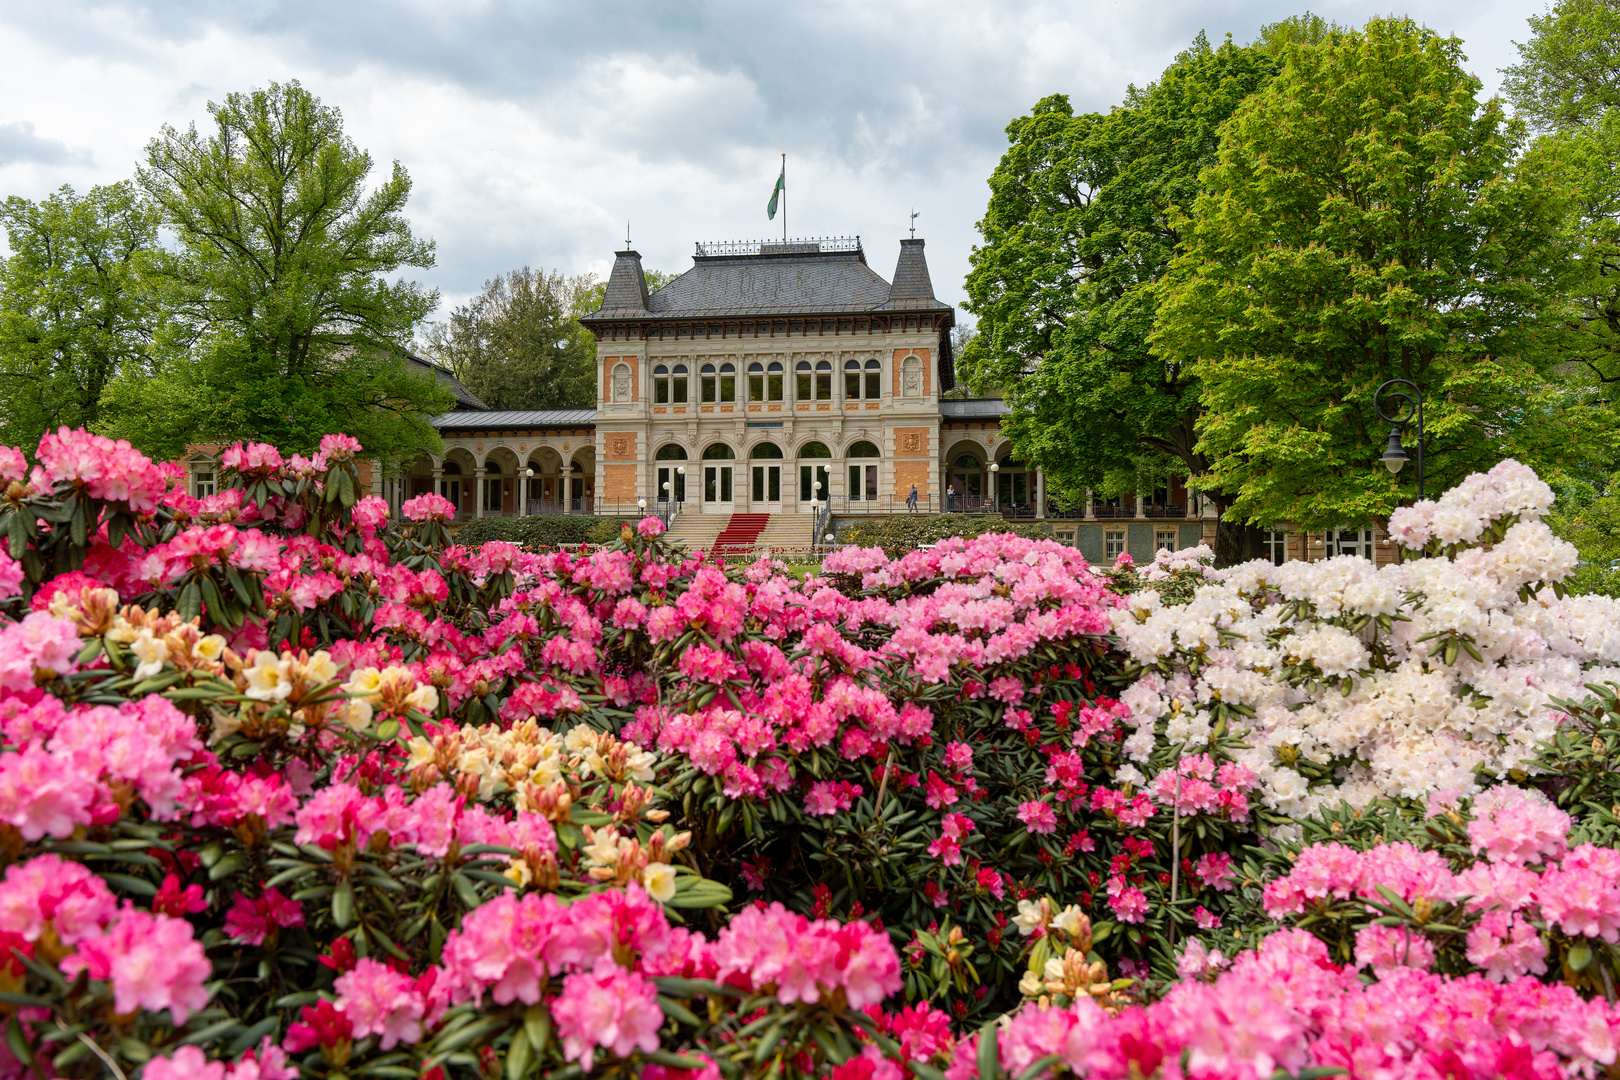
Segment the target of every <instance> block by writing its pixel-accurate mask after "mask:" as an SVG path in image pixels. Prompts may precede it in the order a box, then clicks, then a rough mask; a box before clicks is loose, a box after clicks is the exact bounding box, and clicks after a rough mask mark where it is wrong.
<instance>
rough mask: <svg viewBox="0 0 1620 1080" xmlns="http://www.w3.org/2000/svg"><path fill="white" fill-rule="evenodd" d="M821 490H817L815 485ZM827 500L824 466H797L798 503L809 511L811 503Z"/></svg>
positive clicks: (825, 469)
mask: <svg viewBox="0 0 1620 1080" xmlns="http://www.w3.org/2000/svg"><path fill="white" fill-rule="evenodd" d="M817 484H820V485H821V488H820V489H819V490H817V488H816V485H817ZM826 498H827V467H826V466H825V465H800V466H799V502H800V503H802V504H804V508H805V509H806V510H809V508H810V504H811V503H812V502H823V501H825V500H826Z"/></svg>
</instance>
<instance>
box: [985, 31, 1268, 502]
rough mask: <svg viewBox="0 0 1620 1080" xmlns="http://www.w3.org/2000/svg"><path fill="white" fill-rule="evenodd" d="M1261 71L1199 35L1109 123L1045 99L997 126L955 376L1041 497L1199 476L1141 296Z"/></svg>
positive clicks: (1179, 392) (1262, 55)
mask: <svg viewBox="0 0 1620 1080" xmlns="http://www.w3.org/2000/svg"><path fill="white" fill-rule="evenodd" d="M1276 66H1277V65H1276V61H1275V59H1274V58H1273V57H1272V55H1271V53H1270V51H1269V50H1268V49H1266V48H1263V47H1256V46H1248V47H1240V46H1237V45H1234V44H1232V43H1231V42H1230V41H1227V42H1224V43H1223V44H1221V45H1220V46H1219V47H1218V48H1215V47H1211V46H1210V45H1209V43H1208V42H1207V41H1205V40H1204V38H1203V37H1202V35H1200V37H1199V38H1198V40H1197V41H1195V42H1194V44H1193V46H1192V47H1191V48H1189V49H1188V50H1186V51H1185V52H1183V53H1182V54H1181V55H1180V56H1178V57H1177V58H1176V60H1175V62H1174V63H1172V64H1171V65H1170V67H1169V68H1168V69H1167V70H1166V71H1165V72H1164V74H1163V76H1162V77H1161V78H1160V79H1159V80H1158V81H1157V82H1155V83H1152V84H1150V85H1149V86H1147V87H1144V88H1137V87H1132V88H1131V89H1130V91H1129V93H1128V94H1127V95H1126V100H1125V103H1124V104H1123V105H1121V106H1119V107H1117V108H1115V109H1113V110H1112V111H1110V112H1108V113H1088V114H1084V115H1080V116H1076V115H1075V114H1074V112H1073V109H1072V108H1071V106H1070V104H1069V101H1068V99H1067V98H1066V97H1064V96H1063V95H1061V94H1054V95H1052V96H1051V97H1047V98H1045V99H1043V100H1042V101H1041V102H1040V103H1039V104H1037V105H1036V106H1035V108H1034V110H1033V111H1032V112H1031V113H1030V115H1028V116H1025V117H1020V118H1019V119H1017V120H1014V121H1013V122H1012V124H1010V125H1009V126H1008V128H1007V135H1008V139H1009V142H1010V144H1011V145H1010V146H1009V148H1008V150H1007V152H1006V154H1004V155H1003V157H1002V159H1001V162H1000V164H999V165H998V166H997V168H996V171H995V173H994V174H993V175H992V176H991V178H990V189H991V198H990V205H989V208H988V209H987V211H986V213H985V217H984V220H983V221H982V222H980V224H979V229H980V232H981V233H982V234H983V236H984V239H985V242H984V244H983V245H981V246H979V247H977V248H975V249H974V252H973V255H972V260H971V262H972V269H971V270H970V272H969V274H968V278H967V293H968V298H969V299H968V304H967V307H968V309H969V310H970V311H972V312H973V313H974V314H976V315H977V316H978V317H979V323H978V331H979V332H978V335H977V337H975V338H974V339H973V340H972V341H971V342H970V343H969V345H968V347H967V349H966V352H965V355H964V357H963V361H962V366H963V370H964V372H965V373H966V375H967V376H968V378H969V380H970V381H972V382H973V383H974V384H975V385H976V386H982V385H987V384H989V385H999V386H1001V387H1003V388H1005V392H1006V395H1007V400H1008V402H1009V406H1010V408H1011V413H1010V415H1009V416H1008V417H1007V418H1006V419H1005V420H1004V426H1005V428H1006V430H1007V433H1008V435H1009V436H1010V437H1011V438H1012V440H1013V441H1014V442H1015V444H1016V445H1017V446H1018V447H1019V450H1020V452H1021V453H1023V454H1027V455H1028V457H1029V459H1030V460H1031V461H1033V462H1034V463H1035V464H1037V465H1039V466H1040V467H1041V468H1043V469H1045V470H1046V471H1047V475H1048V484H1049V485H1050V487H1051V488H1055V489H1057V490H1058V491H1062V492H1067V493H1069V494H1070V495H1077V494H1078V493H1079V492H1081V491H1083V490H1085V489H1087V488H1091V489H1095V490H1097V491H1100V492H1104V493H1108V494H1113V493H1116V492H1119V491H1128V490H1132V489H1133V488H1135V487H1137V486H1138V485H1139V484H1141V482H1142V480H1143V475H1142V474H1144V473H1154V472H1157V473H1159V474H1161V475H1162V473H1163V472H1164V471H1167V470H1172V471H1175V472H1178V473H1182V474H1187V473H1191V474H1201V473H1203V472H1204V471H1205V470H1206V469H1207V462H1206V461H1205V460H1204V458H1203V457H1202V455H1201V454H1200V453H1199V452H1198V451H1197V449H1196V442H1197V435H1196V432H1195V430H1194V423H1195V421H1196V419H1197V417H1198V414H1199V409H1200V406H1199V399H1198V395H1199V390H1198V385H1197V382H1196V380H1195V379H1194V378H1193V377H1192V376H1191V374H1190V373H1189V372H1188V371H1187V370H1185V368H1184V366H1183V365H1182V364H1181V363H1180V362H1179V361H1178V360H1169V361H1167V360H1165V359H1164V358H1162V357H1160V356H1158V355H1155V353H1154V352H1153V351H1152V350H1151V349H1150V348H1149V346H1148V340H1147V339H1148V333H1149V331H1150V330H1151V328H1152V326H1153V320H1154V316H1155V312H1156V310H1157V305H1158V295H1157V293H1156V292H1155V290H1154V284H1155V282H1156V281H1157V280H1158V278H1159V275H1160V274H1162V273H1163V271H1164V269H1165V267H1166V266H1167V265H1168V264H1169V261H1170V259H1171V257H1172V256H1173V255H1174V253H1175V251H1176V248H1177V245H1178V244H1179V243H1180V242H1181V227H1182V226H1181V218H1182V217H1183V216H1184V213H1185V211H1186V210H1188V209H1190V208H1191V206H1192V203H1193V200H1194V199H1195V198H1196V196H1197V194H1198V175H1199V172H1200V170H1201V169H1203V168H1205V167H1207V166H1208V165H1210V164H1212V163H1213V162H1214V160H1215V154H1216V149H1217V147H1218V145H1219V141H1220V126H1221V124H1222V123H1223V122H1224V121H1225V120H1226V118H1227V117H1228V116H1230V115H1231V114H1232V112H1233V110H1235V109H1236V108H1237V107H1238V105H1239V103H1240V102H1242V101H1243V100H1244V99H1245V98H1246V97H1248V96H1249V95H1250V94H1252V93H1253V92H1254V91H1255V90H1257V89H1259V88H1260V87H1262V86H1264V85H1265V84H1266V83H1267V81H1268V80H1270V78H1271V77H1272V74H1273V72H1274V71H1275V70H1276Z"/></svg>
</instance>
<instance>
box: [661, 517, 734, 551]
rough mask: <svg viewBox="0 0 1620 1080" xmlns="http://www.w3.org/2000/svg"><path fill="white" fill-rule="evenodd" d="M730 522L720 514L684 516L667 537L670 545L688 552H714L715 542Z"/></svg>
mask: <svg viewBox="0 0 1620 1080" xmlns="http://www.w3.org/2000/svg"><path fill="white" fill-rule="evenodd" d="M730 521H731V519H730V518H728V517H724V516H722V515H720V514H696V513H693V514H682V515H680V516H679V517H677V518H676V519H675V523H674V524H673V525H671V526H670V529H669V532H668V534H666V535H667V538H668V539H669V541H670V543H673V544H679V545H680V546H681V547H683V548H685V549H686V550H687V551H713V550H714V542H715V541H716V540H717V539H719V537H720V533H721V532H722V531H723V530H724V529H725V527H726V525H727V524H728V523H729V522H730Z"/></svg>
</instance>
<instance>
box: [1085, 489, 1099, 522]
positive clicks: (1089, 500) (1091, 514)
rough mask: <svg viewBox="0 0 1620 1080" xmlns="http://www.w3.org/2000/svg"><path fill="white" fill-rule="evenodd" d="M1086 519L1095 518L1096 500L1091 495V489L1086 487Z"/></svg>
mask: <svg viewBox="0 0 1620 1080" xmlns="http://www.w3.org/2000/svg"><path fill="white" fill-rule="evenodd" d="M1086 520H1087V521H1096V520H1097V500H1096V499H1094V498H1093V497H1092V495H1091V489H1090V488H1086Z"/></svg>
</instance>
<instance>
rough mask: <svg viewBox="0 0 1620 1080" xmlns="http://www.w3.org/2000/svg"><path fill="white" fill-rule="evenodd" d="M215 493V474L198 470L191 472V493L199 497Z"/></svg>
mask: <svg viewBox="0 0 1620 1080" xmlns="http://www.w3.org/2000/svg"><path fill="white" fill-rule="evenodd" d="M213 493H214V474H213V472H212V471H211V470H210V471H209V472H196V473H192V474H191V494H192V495H193V496H194V497H196V498H198V499H205V498H207V497H208V496H210V495H212V494H213Z"/></svg>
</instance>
